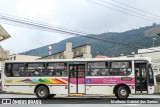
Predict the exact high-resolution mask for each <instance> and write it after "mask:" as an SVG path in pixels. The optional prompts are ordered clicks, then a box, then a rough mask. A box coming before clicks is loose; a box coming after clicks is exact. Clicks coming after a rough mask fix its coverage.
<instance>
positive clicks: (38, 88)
mask: <svg viewBox="0 0 160 107" xmlns="http://www.w3.org/2000/svg"><path fill="white" fill-rule="evenodd" d="M40 91H43V93H44V94H45V95H44V97H43V96H42V97H41V96H39V92H40ZM34 93H36V96H37V97H38V98H42V99H43V98H48V96H49V95H50V90H49V87H48V86H47V85H45V84H38V85H37V86H36V87H35V89H34Z"/></svg>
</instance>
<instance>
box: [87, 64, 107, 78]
mask: <svg viewBox="0 0 160 107" xmlns="http://www.w3.org/2000/svg"><path fill="white" fill-rule="evenodd" d="M86 75H87V76H106V75H109V70H108V62H89V63H88V70H87V74H86Z"/></svg>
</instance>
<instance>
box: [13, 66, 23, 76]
mask: <svg viewBox="0 0 160 107" xmlns="http://www.w3.org/2000/svg"><path fill="white" fill-rule="evenodd" d="M12 74H13V76H15V77H17V76H24V64H13V65H12Z"/></svg>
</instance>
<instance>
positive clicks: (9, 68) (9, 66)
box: [5, 64, 13, 77]
mask: <svg viewBox="0 0 160 107" xmlns="http://www.w3.org/2000/svg"><path fill="white" fill-rule="evenodd" d="M5 75H6V76H7V77H11V76H13V75H12V64H5Z"/></svg>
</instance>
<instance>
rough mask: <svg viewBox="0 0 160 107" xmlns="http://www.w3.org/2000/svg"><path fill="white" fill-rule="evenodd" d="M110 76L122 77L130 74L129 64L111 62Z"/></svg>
mask: <svg viewBox="0 0 160 107" xmlns="http://www.w3.org/2000/svg"><path fill="white" fill-rule="evenodd" d="M110 65H111V67H110V75H114V76H123V75H129V74H131V72H132V69H131V62H111V63H110Z"/></svg>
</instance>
